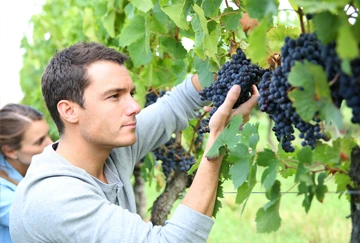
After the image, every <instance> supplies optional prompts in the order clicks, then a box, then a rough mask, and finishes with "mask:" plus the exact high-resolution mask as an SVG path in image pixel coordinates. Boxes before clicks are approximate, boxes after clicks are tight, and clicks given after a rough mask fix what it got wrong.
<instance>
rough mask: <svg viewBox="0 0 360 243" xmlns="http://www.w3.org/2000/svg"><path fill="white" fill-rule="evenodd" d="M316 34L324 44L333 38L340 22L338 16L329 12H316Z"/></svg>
mask: <svg viewBox="0 0 360 243" xmlns="http://www.w3.org/2000/svg"><path fill="white" fill-rule="evenodd" d="M313 21H314V24H315V27H316V36H317V37H318V39H319V40H320V41H321V42H323V43H324V44H328V43H329V42H331V41H333V40H335V38H336V35H337V32H338V29H339V26H340V23H339V21H338V17H337V15H335V14H332V13H330V12H321V13H317V14H315V16H314V20H313Z"/></svg>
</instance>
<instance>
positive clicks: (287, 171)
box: [280, 168, 296, 179]
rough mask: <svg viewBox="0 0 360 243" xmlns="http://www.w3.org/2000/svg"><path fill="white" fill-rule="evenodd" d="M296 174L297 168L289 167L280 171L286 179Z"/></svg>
mask: <svg viewBox="0 0 360 243" xmlns="http://www.w3.org/2000/svg"><path fill="white" fill-rule="evenodd" d="M295 174H296V170H295V169H293V168H287V169H284V170H281V171H280V175H281V176H282V177H283V178H285V179H287V178H289V177H291V176H293V175H295Z"/></svg>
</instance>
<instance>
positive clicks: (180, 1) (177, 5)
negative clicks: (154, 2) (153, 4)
mask: <svg viewBox="0 0 360 243" xmlns="http://www.w3.org/2000/svg"><path fill="white" fill-rule="evenodd" d="M160 7H161V9H162V11H164V12H165V13H166V14H167V15H168V16H169V17H170V18H171V19H172V20H173V21H174V23H175V24H176V25H177V26H178V27H179V28H180V29H184V30H187V29H188V28H189V25H188V23H187V21H186V16H187V12H188V10H189V6H188V5H187V4H186V0H173V1H170V2H169V1H168V0H160Z"/></svg>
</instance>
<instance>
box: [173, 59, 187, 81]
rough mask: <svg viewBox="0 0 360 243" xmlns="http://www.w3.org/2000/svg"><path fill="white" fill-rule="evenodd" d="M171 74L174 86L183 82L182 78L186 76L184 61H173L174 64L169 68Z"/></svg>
mask: <svg viewBox="0 0 360 243" xmlns="http://www.w3.org/2000/svg"><path fill="white" fill-rule="evenodd" d="M171 74H172V75H173V76H174V77H175V81H174V85H177V84H180V83H182V82H183V81H184V78H185V77H186V75H187V72H186V64H185V62H184V60H180V59H179V60H174V64H173V65H172V66H171Z"/></svg>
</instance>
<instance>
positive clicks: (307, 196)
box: [298, 182, 314, 213]
mask: <svg viewBox="0 0 360 243" xmlns="http://www.w3.org/2000/svg"><path fill="white" fill-rule="evenodd" d="M298 189H299V194H304V200H303V202H302V206H303V207H304V208H305V212H306V213H308V212H309V210H310V207H311V202H312V200H313V198H314V192H313V186H307V184H306V183H305V182H300V184H299V186H298Z"/></svg>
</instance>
